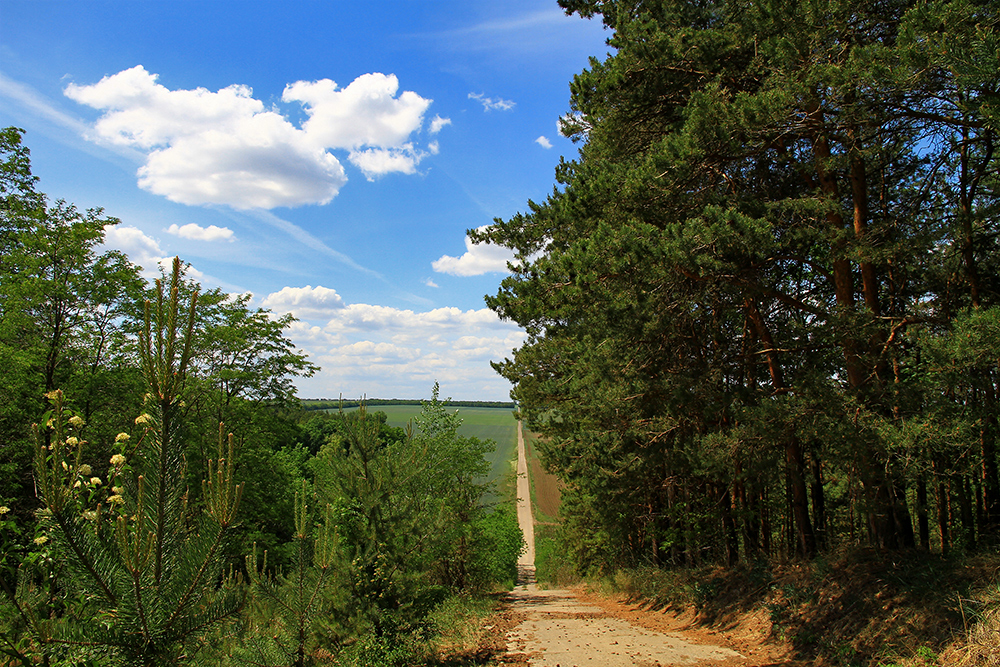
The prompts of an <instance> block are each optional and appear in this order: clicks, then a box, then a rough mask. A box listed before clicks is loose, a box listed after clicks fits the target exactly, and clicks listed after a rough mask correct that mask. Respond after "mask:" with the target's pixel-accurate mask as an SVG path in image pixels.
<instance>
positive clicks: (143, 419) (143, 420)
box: [135, 412, 153, 425]
mask: <svg viewBox="0 0 1000 667" xmlns="http://www.w3.org/2000/svg"><path fill="white" fill-rule="evenodd" d="M135 423H136V425H140V424H152V423H153V418H152V417H150V416H149V415H148V414H146V413H145V412H144V413H142V414H141V415H139V416H138V417H136V418H135Z"/></svg>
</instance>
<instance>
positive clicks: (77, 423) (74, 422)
mask: <svg viewBox="0 0 1000 667" xmlns="http://www.w3.org/2000/svg"><path fill="white" fill-rule="evenodd" d="M69 423H70V426H72V427H73V428H81V427H82V426H83V417H81V416H80V415H73V416H72V417H70V418H69Z"/></svg>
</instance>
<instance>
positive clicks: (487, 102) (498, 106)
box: [469, 93, 517, 111]
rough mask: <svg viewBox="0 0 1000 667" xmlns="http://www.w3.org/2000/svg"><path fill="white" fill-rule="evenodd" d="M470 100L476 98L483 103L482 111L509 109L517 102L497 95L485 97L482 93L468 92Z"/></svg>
mask: <svg viewBox="0 0 1000 667" xmlns="http://www.w3.org/2000/svg"><path fill="white" fill-rule="evenodd" d="M469 99H470V100H477V101H478V102H479V103H480V104H482V105H483V110H484V111H493V110H498V111H510V110H511V109H513V108H514V107H515V106H517V102H512V101H510V100H505V99H503V98H500V97H497V98H496V99H494V98H492V97H486V96H485V95H484V94H483V93H469Z"/></svg>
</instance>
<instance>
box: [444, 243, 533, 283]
mask: <svg viewBox="0 0 1000 667" xmlns="http://www.w3.org/2000/svg"><path fill="white" fill-rule="evenodd" d="M513 261H514V253H513V252H512V251H511V250H510V249H508V248H504V247H503V246H498V245H494V244H492V243H478V244H477V243H473V242H472V240H471V239H470V238H469V237H468V236H466V237H465V254H464V255H462V256H461V257H451V256H449V255H444V256H442V257H441V258H440V259H437V260H435V261H434V262H432V263H431V266H432V267H433V268H434V270H435V271H437V272H438V273H448V274H450V275H453V276H481V275H483V274H484V273H508V271H509V270H508V269H507V262H513Z"/></svg>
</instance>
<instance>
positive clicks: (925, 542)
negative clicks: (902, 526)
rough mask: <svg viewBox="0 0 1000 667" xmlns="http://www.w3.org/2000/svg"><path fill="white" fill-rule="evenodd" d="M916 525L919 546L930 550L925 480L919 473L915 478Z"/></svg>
mask: <svg viewBox="0 0 1000 667" xmlns="http://www.w3.org/2000/svg"><path fill="white" fill-rule="evenodd" d="M917 526H918V530H919V532H920V547H921V548H922V549H923V550H924V551H930V550H931V531H930V521H929V520H928V516H927V480H925V479H924V476H923V475H921V476H920V478H919V479H917Z"/></svg>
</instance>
